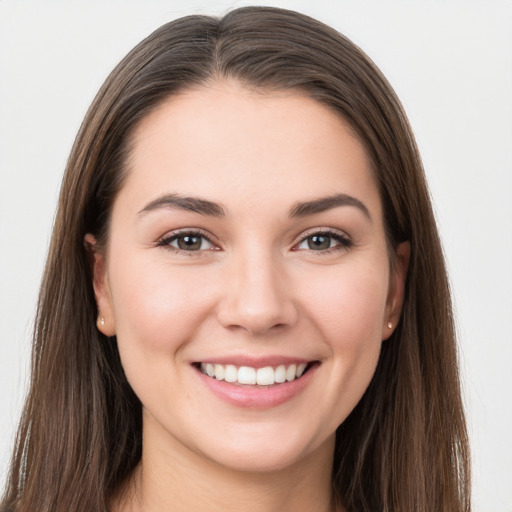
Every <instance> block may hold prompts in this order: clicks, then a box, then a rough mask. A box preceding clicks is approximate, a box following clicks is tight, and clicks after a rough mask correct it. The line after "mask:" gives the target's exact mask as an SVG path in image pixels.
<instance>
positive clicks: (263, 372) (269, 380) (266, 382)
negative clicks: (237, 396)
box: [256, 366, 275, 386]
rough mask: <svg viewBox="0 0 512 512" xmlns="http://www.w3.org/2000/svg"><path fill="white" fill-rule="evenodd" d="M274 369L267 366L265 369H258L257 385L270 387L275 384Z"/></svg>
mask: <svg viewBox="0 0 512 512" xmlns="http://www.w3.org/2000/svg"><path fill="white" fill-rule="evenodd" d="M274 382H275V378H274V368H272V366H265V368H258V371H257V372H256V383H257V384H258V385H259V386H270V385H272V384H274Z"/></svg>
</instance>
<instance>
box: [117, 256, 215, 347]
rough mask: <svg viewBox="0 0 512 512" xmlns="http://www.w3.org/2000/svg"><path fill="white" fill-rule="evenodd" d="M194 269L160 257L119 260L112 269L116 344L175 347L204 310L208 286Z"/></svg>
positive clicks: (208, 301) (209, 292)
mask: <svg viewBox="0 0 512 512" xmlns="http://www.w3.org/2000/svg"><path fill="white" fill-rule="evenodd" d="M207 283H208V280H207V279H206V276H204V272H202V271H201V270H200V269H197V268H196V269H194V270H192V271H191V268H187V267H183V268H176V267H171V266H170V265H166V264H165V261H163V262H162V261H161V258H160V261H153V262H151V261H148V260H147V259H145V260H144V261H142V258H140V260H137V259H133V260H132V261H130V260H126V259H125V260H124V262H123V265H122V267H118V268H117V269H115V270H114V271H113V272H112V279H111V289H112V301H113V309H114V317H115V326H116V334H117V338H118V343H119V344H120V348H121V347H131V346H133V347H134V349H137V350H144V351H145V352H146V353H147V351H150V352H157V353H160V352H165V351H169V350H177V349H178V348H179V347H180V346H181V345H182V344H183V343H185V342H186V341H187V340H189V339H190V338H191V337H192V336H193V334H194V332H195V330H196V329H197V327H198V326H199V325H200V323H201V321H202V319H203V318H204V317H205V316H206V315H207V314H208V311H209V307H210V305H211V302H212V299H211V297H212V295H213V290H212V287H211V286H208V284H207Z"/></svg>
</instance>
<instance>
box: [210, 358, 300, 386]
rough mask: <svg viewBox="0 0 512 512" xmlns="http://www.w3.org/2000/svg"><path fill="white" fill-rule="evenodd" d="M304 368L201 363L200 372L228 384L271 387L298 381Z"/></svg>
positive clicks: (293, 365)
mask: <svg viewBox="0 0 512 512" xmlns="http://www.w3.org/2000/svg"><path fill="white" fill-rule="evenodd" d="M306 367H307V364H306V363H300V364H298V365H297V364H291V365H288V366H285V365H284V364H281V365H279V366H277V367H276V368H273V367H272V366H265V367H263V368H257V369H256V368H252V367H250V366H241V367H240V368H237V367H236V366H234V365H232V364H228V365H223V364H218V363H215V364H214V363H201V372H202V373H204V374H205V375H208V376H209V377H212V378H215V379H217V380H225V381H226V382H230V383H235V382H236V383H238V384H246V385H256V384H257V385H258V386H272V385H273V384H282V383H283V382H286V381H288V382H291V381H293V380H295V379H298V378H299V377H301V376H302V375H303V374H304V371H305V370H306Z"/></svg>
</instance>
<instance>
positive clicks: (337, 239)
mask: <svg viewBox="0 0 512 512" xmlns="http://www.w3.org/2000/svg"><path fill="white" fill-rule="evenodd" d="M352 245H353V243H352V241H351V240H350V239H349V238H347V237H346V236H345V235H342V234H341V233H334V232H330V231H321V232H316V233H311V234H310V235H308V236H307V237H306V238H303V239H302V240H301V241H300V242H299V243H298V244H297V245H296V246H295V247H294V249H295V250H307V251H317V252H330V250H336V249H337V248H339V249H346V248H348V247H351V246H352Z"/></svg>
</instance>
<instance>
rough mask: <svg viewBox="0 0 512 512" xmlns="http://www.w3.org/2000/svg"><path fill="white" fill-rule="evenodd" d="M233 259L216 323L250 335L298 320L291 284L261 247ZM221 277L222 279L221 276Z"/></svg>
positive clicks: (282, 326)
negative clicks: (241, 330)
mask: <svg viewBox="0 0 512 512" xmlns="http://www.w3.org/2000/svg"><path fill="white" fill-rule="evenodd" d="M247 252H248V254H246V255H245V256H241V255H240V256H239V257H233V260H234V261H232V262H231V264H230V265H229V266H228V268H227V274H228V276H227V278H226V279H225V281H224V284H223V290H224V293H223V299H222V300H221V301H220V304H219V307H218V319H219V322H220V323H221V324H222V325H223V326H224V327H226V328H229V329H236V328H238V329H243V330H245V331H247V332H248V333H250V334H251V335H261V334H266V333H268V332H270V331H274V330H277V329H283V328H285V327H287V326H288V327H289V326H291V325H293V324H294V323H295V322H296V321H297V318H298V311H297V307H296V304H295V303H294V301H293V297H292V289H293V288H292V283H291V282H290V280H289V279H288V278H287V276H286V272H285V269H284V268H283V265H282V264H281V265H279V264H278V262H277V261H276V258H273V257H272V255H271V254H266V253H265V251H263V250H261V248H259V249H256V250H253V251H247ZM223 277H224V276H223Z"/></svg>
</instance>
